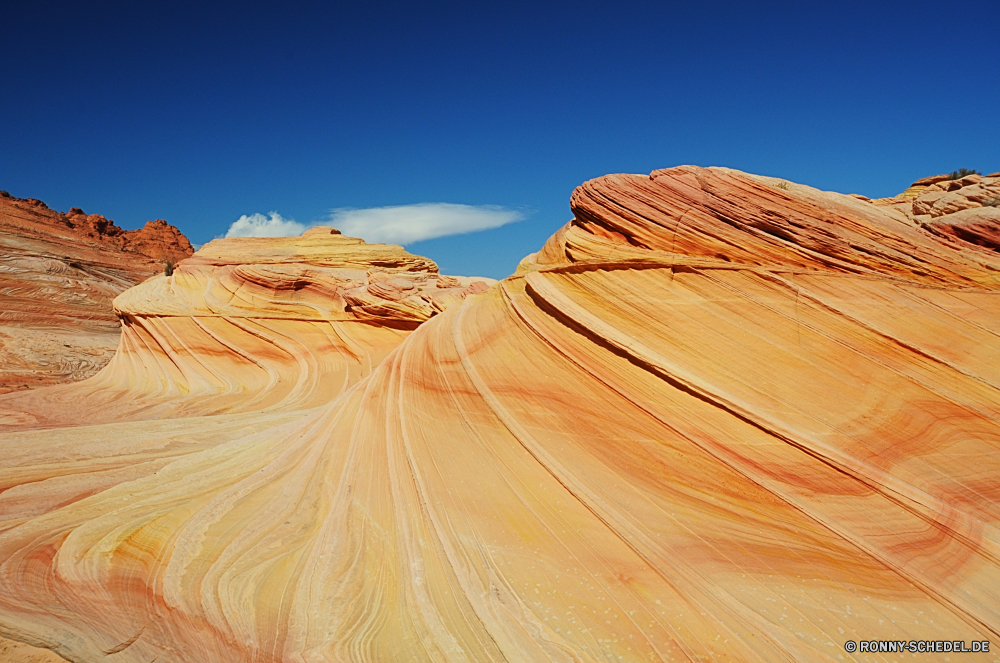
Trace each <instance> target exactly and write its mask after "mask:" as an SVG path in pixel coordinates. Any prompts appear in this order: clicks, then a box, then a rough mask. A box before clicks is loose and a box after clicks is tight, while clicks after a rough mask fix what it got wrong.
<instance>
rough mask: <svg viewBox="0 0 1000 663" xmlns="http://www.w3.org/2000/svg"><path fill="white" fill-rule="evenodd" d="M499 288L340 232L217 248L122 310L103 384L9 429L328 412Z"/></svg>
mask: <svg viewBox="0 0 1000 663" xmlns="http://www.w3.org/2000/svg"><path fill="white" fill-rule="evenodd" d="M487 281H489V282H490V283H492V280H490V279H486V280H483V279H470V278H463V277H458V278H456V277H440V276H439V275H438V273H437V265H435V264H434V262H433V261H431V260H428V259H427V258H423V257H421V256H415V255H413V254H410V253H407V252H406V251H404V250H403V248H402V247H400V246H394V245H389V244H365V243H364V241H362V240H360V239H356V238H353V237H344V236H343V235H340V234H339V232H337V231H335V230H333V229H331V228H329V227H322V226H321V227H316V228H313V229H312V230H310V231H307V232H306V233H305V234H304V235H303V236H301V237H276V238H234V239H217V240H214V241H212V242H209V243H208V244H206V245H205V246H204V247H202V249H201V250H200V251H199V252H198V253H196V254H194V256H193V257H191V258H189V259H187V260H184V261H182V262H180V263H179V264H178V265H177V267H176V268H175V269H174V271H173V274H172V275H171V276H166V275H164V274H158V275H156V276H153V277H152V278H150V279H147V280H146V281H145V282H143V283H142V284H141V285H139V286H137V287H134V288H132V289H130V290H127V291H125V292H123V293H122V294H120V295H119V296H118V297H117V298H116V299H115V300H114V305H113V308H114V313H115V314H116V315H117V316H118V317H119V318H120V319H121V326H122V334H121V344H120V346H119V350H118V353H117V355H116V356H115V358H114V359H113V360H112V361H111V362H110V364H109V365H108V366H107V367H106V368H105V369H104V370H103V371H101V373H99V374H98V375H97V376H96V377H94V378H93V379H91V380H88V381H87V382H86V383H85V384H72V385H65V386H61V387H54V388H52V389H46V390H43V391H38V392H31V393H22V394H18V395H11V396H9V397H7V398H0V430H4V429H5V428H23V427H25V426H35V427H37V426H63V425H79V424H81V423H84V422H87V423H97V422H107V421H122V420H125V419H150V418H158V417H181V416H194V415H209V414H222V413H237V412H259V411H271V410H276V409H281V410H300V409H306V408H311V407H316V406H319V405H324V404H326V403H329V402H330V401H331V400H332V399H333V398H334V397H336V396H337V395H338V394H339V393H340V392H342V391H343V390H345V389H346V388H348V387H349V386H351V385H353V384H354V383H356V382H358V381H359V380H360V379H362V378H363V377H364V376H366V375H368V374H369V373H371V371H372V369H373V368H374V367H375V366H377V365H378V364H379V362H381V361H382V359H383V358H384V357H385V356H386V355H387V354H388V353H389V352H390V351H391V350H393V349H394V348H395V347H396V346H397V345H399V344H400V343H401V342H402V340H403V339H404V338H405V337H406V336H407V334H409V333H410V332H411V331H412V330H413V329H415V328H416V327H417V325H419V324H420V323H421V322H424V321H425V320H428V319H429V318H430V317H431V316H433V315H436V314H437V313H439V312H441V311H443V310H444V309H445V308H447V307H448V306H450V305H452V304H454V303H456V302H459V301H461V300H462V299H463V298H464V297H465V296H466V295H467V294H469V292H474V291H476V290H477V289H480V290H485V289H486V287H487Z"/></svg>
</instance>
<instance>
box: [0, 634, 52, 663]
mask: <svg viewBox="0 0 1000 663" xmlns="http://www.w3.org/2000/svg"><path fill="white" fill-rule="evenodd" d="M65 660H66V659H64V658H63V657H61V656H58V655H57V654H55V653H54V652H51V651H49V650H48V649H39V648H38V647H32V646H31V645H25V644H22V643H20V642H14V641H13V640H7V639H5V638H0V663H65Z"/></svg>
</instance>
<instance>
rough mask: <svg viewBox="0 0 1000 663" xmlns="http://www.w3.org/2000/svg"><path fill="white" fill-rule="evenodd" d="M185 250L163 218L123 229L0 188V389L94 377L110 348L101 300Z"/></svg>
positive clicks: (113, 340) (112, 335)
mask: <svg viewBox="0 0 1000 663" xmlns="http://www.w3.org/2000/svg"><path fill="white" fill-rule="evenodd" d="M192 252H193V249H192V248H191V244H190V243H189V242H188V240H187V238H186V237H184V235H182V234H181V233H180V232H179V231H178V230H177V229H176V228H174V227H173V226H171V225H169V224H167V223H166V222H165V221H150V222H149V223H147V224H146V226H145V227H144V228H142V229H140V230H128V231H127V230H122V229H121V228H119V227H117V226H116V225H115V224H114V223H113V222H112V221H109V220H107V219H106V218H104V217H103V216H101V215H99V214H91V215H87V214H85V213H84V212H83V211H82V210H80V209H78V208H73V209H72V210H70V212H69V213H68V214H60V213H59V212H55V211H53V210H50V209H49V208H48V206H46V205H45V203H43V202H42V201H40V200H35V199H19V198H14V197H12V196H10V194H7V193H6V192H0V393H4V392H7V391H14V390H20V389H30V388H33V387H40V386H47V385H50V384H58V383H62V382H71V381H76V380H81V379H83V378H86V377H89V376H90V375H93V374H94V373H96V372H97V371H98V370H99V369H100V368H101V367H103V366H104V365H105V364H107V363H108V361H110V359H111V357H112V356H113V355H114V351H115V347H116V346H117V345H118V336H119V328H118V320H117V318H116V317H115V314H114V312H113V311H112V310H111V300H112V299H114V298H115V297H116V296H117V295H118V294H119V293H121V292H122V291H123V290H125V289H127V288H130V287H132V286H133V285H136V284H137V283H140V282H142V281H143V280H145V279H146V278H147V277H149V276H150V275H151V274H154V273H157V272H160V271H162V270H163V265H164V262H165V261H167V260H171V261H175V262H176V261H178V260H181V259H183V258H186V257H187V256H189V255H191V253H192Z"/></svg>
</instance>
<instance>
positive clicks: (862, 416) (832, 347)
mask: <svg viewBox="0 0 1000 663" xmlns="http://www.w3.org/2000/svg"><path fill="white" fill-rule="evenodd" d="M572 208H573V213H574V217H575V218H574V220H573V221H571V222H570V223H569V224H567V225H566V226H565V227H564V228H563V229H562V230H560V231H559V232H558V233H557V234H556V235H554V236H553V237H552V238H551V239H550V240H549V241H548V242H547V243H546V244H545V246H544V247H543V248H542V250H541V251H539V252H538V253H537V254H534V255H532V256H529V257H528V258H526V259H525V260H524V261H523V262H522V264H521V266H520V268H519V269H518V272H517V273H516V274H515V275H514V276H512V277H510V278H508V279H506V280H504V281H502V282H500V283H499V284H496V285H495V286H493V287H491V288H489V289H488V290H486V291H485V292H481V293H479V294H478V295H476V296H473V297H467V298H466V299H465V300H464V301H462V302H461V303H459V304H458V305H455V306H451V307H449V308H447V309H446V310H445V311H444V312H443V313H441V314H440V315H436V316H434V317H433V318H431V319H430V320H428V321H427V322H425V323H424V324H422V325H420V326H419V327H418V328H417V329H416V330H415V331H414V332H412V333H411V334H409V336H408V337H407V338H406V339H405V341H403V342H402V343H401V344H400V345H399V346H398V347H397V348H396V349H395V350H393V351H392V352H390V353H389V354H388V355H387V356H386V358H385V359H384V360H383V361H382V362H381V363H380V364H378V366H377V367H375V368H374V370H373V371H372V373H371V374H370V375H369V376H368V377H367V378H365V379H363V380H361V381H359V382H357V383H356V384H354V385H353V386H352V387H349V388H347V389H346V390H344V391H343V392H342V393H340V395H339V396H337V397H336V398H334V399H333V400H332V401H330V402H329V403H328V404H326V405H325V406H322V407H318V408H315V409H312V410H308V411H303V412H301V413H298V414H296V413H295V412H291V411H289V410H283V411H282V410H280V409H276V410H271V411H269V412H264V413H261V412H257V413H246V414H241V415H224V416H219V417H207V418H206V417H202V418H197V417H196V418H178V419H173V420H169V421H155V422H154V421H146V422H139V423H125V424H108V425H103V426H90V427H82V428H75V429H73V428H63V429H59V430H56V431H25V432H20V433H16V434H7V435H6V436H4V437H2V438H0V444H2V445H3V448H4V450H5V453H6V455H7V458H8V463H7V465H5V466H4V467H3V468H2V469H0V486H3V487H5V490H4V492H2V493H0V632H2V633H4V634H7V635H13V636H16V637H18V638H19V639H22V640H30V641H33V642H42V643H46V644H47V645H48V646H50V647H52V648H54V649H56V650H57V651H59V652H60V653H62V654H63V655H64V656H66V657H67V658H70V659H71V660H78V661H96V660H105V659H106V658H110V657H112V656H113V657H114V660H121V661H149V660H154V659H155V660H158V661H161V662H162V661H196V660H197V661H202V660H205V661H207V660H211V661H233V662H236V661H387V660H407V661H598V660H600V661H605V660H622V661H651V660H653V661H678V660H688V661H696V660H698V661H700V660H720V661H721V660H733V661H782V660H788V661H792V660H795V661H800V660H808V661H839V660H841V659H842V657H844V655H845V654H844V645H845V642H846V641H848V640H852V641H855V642H856V641H859V640H862V639H864V640H872V639H876V640H904V641H909V640H958V639H961V640H965V641H966V642H968V641H971V640H991V641H993V642H995V641H996V640H997V639H998V637H1000V627H998V624H1000V580H998V579H1000V568H998V567H1000V547H998V544H1000V530H998V527H997V525H998V521H1000V454H998V453H997V452H998V446H1000V362H998V360H997V357H998V356H1000V355H998V352H1000V300H998V297H1000V259H998V257H997V255H996V254H995V252H993V251H991V250H989V249H987V248H984V247H982V246H977V245H975V244H971V243H967V242H964V241H962V240H955V241H950V240H946V239H943V238H941V237H940V236H939V235H937V234H935V233H933V232H929V231H928V230H927V229H926V228H925V227H924V226H923V225H922V224H920V223H914V222H913V219H911V218H910V217H908V216H907V215H906V214H905V213H904V212H903V211H900V210H898V209H895V208H894V207H893V206H891V205H877V204H873V203H872V202H869V201H866V200H859V199H857V198H853V197H850V196H842V195H839V194H832V193H826V192H820V191H817V190H815V189H811V188H808V187H804V186H799V185H796V184H792V183H787V182H781V181H778V180H772V179H769V178H761V177H755V176H750V175H746V174H743V173H739V172H736V171H731V170H727V169H718V168H709V169H705V168H695V167H678V168H672V169H668V170H663V171H656V172H654V173H652V174H651V175H648V176H647V175H613V176H608V177H603V178H599V179H597V180H593V181H590V182H588V183H586V184H585V185H583V186H581V187H580V188H579V189H578V190H577V191H576V192H575V193H574V195H573V199H572ZM182 267H184V266H182ZM182 271H183V269H182ZM366 288H367V286H366ZM140 292H141V291H140ZM133 297H134V295H132V294H130V295H129V296H128V298H127V299H131V298H133ZM404 299H405V298H404ZM199 301H200V300H199ZM247 301H250V300H249V299H248V300H247ZM345 301H346V300H345ZM399 301H402V300H399ZM160 315H164V314H162V313H161V314H160ZM194 356H195V354H194V353H193V354H192V358H193V357H194ZM122 370H124V369H122ZM135 370H136V371H137V374H138V375H142V371H143V370H145V369H144V368H142V367H139V366H136V367H135ZM123 375H124V373H123ZM182 402H183V401H182ZM182 407H186V406H182ZM241 426H243V427H244V428H241ZM897 657H898V656H897V655H894V654H885V655H884V656H883V655H881V654H872V655H871V656H870V657H869V658H868V659H866V660H894V659H895V658H897Z"/></svg>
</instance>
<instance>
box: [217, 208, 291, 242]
mask: <svg viewBox="0 0 1000 663" xmlns="http://www.w3.org/2000/svg"><path fill="white" fill-rule="evenodd" d="M269 216H270V218H268V217H266V216H264V215H263V214H251V215H250V216H247V215H246V214H244V215H243V216H241V217H240V218H238V219H236V220H235V221H233V224H232V225H231V226H229V231H228V232H227V233H226V237H294V236H296V235H301V234H302V233H303V232H305V229H306V227H305V226H304V225H302V224H301V223H298V222H297V221H295V219H285V218H282V216H281V215H280V214H278V213H277V212H271V214H270V215H269Z"/></svg>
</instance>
